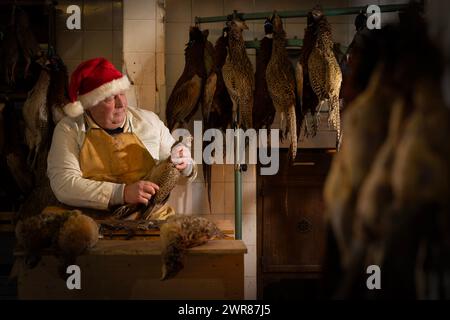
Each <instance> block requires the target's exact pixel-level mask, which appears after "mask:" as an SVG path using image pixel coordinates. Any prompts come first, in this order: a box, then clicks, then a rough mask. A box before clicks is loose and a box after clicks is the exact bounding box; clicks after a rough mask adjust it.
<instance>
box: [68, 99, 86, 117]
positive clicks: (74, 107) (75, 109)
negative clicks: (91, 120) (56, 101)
mask: <svg viewBox="0 0 450 320" xmlns="http://www.w3.org/2000/svg"><path fill="white" fill-rule="evenodd" d="M64 112H65V113H66V114H67V115H68V116H69V117H71V118H75V117H78V116H79V115H80V114H83V112H84V109H83V105H82V104H81V102H80V101H75V102H71V103H68V104H66V105H65V106H64Z"/></svg>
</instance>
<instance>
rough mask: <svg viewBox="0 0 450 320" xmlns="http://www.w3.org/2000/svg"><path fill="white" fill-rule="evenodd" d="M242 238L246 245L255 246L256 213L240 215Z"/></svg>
mask: <svg viewBox="0 0 450 320" xmlns="http://www.w3.org/2000/svg"><path fill="white" fill-rule="evenodd" d="M242 240H243V241H244V242H245V244H246V245H247V246H256V213H255V214H244V215H243V216H242ZM246 275H247V274H246Z"/></svg>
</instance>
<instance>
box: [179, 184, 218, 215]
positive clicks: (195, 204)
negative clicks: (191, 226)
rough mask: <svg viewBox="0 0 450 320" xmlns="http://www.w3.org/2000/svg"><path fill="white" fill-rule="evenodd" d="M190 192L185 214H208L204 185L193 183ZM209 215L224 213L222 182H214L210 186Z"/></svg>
mask: <svg viewBox="0 0 450 320" xmlns="http://www.w3.org/2000/svg"><path fill="white" fill-rule="evenodd" d="M190 188H191V190H192V193H191V202H190V203H188V207H187V212H190V213H193V214H209V213H210V211H209V204H208V193H207V190H206V187H205V184H204V183H199V182H194V183H192V184H191V185H190ZM211 200H212V201H211V213H212V214H222V215H223V213H224V193H223V182H222V183H221V182H214V183H212V185H211Z"/></svg>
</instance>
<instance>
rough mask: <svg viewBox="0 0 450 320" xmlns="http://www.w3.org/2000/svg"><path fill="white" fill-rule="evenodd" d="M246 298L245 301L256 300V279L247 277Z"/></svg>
mask: <svg viewBox="0 0 450 320" xmlns="http://www.w3.org/2000/svg"><path fill="white" fill-rule="evenodd" d="M244 281H245V287H244V297H245V300H256V297H257V296H256V292H257V291H256V285H257V281H256V277H245V280H244Z"/></svg>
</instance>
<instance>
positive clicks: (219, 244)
mask: <svg viewBox="0 0 450 320" xmlns="http://www.w3.org/2000/svg"><path fill="white" fill-rule="evenodd" d="M245 253H247V247H246V246H245V244H244V242H243V241H242V240H211V241H208V242H207V243H206V244H204V245H201V246H198V247H194V248H190V249H188V254H190V255H205V254H211V255H223V254H245ZM44 254H51V252H50V251H47V252H44ZM160 254H161V245H160V241H159V239H158V240H155V241H148V240H99V241H98V243H97V245H96V246H95V247H94V248H92V249H91V250H89V251H88V252H86V253H85V255H111V256H116V255H132V256H135V255H150V256H154V255H160ZM14 255H15V256H21V255H23V252H22V251H21V250H17V251H15V253H14Z"/></svg>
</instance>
